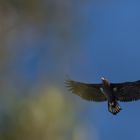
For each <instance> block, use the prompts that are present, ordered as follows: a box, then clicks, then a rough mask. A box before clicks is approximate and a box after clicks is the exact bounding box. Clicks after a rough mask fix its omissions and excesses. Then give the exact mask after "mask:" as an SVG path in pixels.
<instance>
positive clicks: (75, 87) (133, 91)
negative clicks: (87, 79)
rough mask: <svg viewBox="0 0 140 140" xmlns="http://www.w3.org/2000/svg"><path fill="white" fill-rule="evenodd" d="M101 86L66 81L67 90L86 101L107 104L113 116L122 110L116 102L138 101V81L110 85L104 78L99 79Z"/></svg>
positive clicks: (139, 90) (139, 97) (139, 83)
mask: <svg viewBox="0 0 140 140" xmlns="http://www.w3.org/2000/svg"><path fill="white" fill-rule="evenodd" d="M101 80H102V83H101V84H90V83H82V82H77V81H74V80H66V81H65V84H66V86H67V87H68V89H69V90H70V91H71V92H72V93H74V94H76V95H78V96H80V97H81V98H83V99H85V100H88V101H96V102H103V101H107V102H108V111H109V112H111V113H112V114H113V115H116V114H117V113H119V112H120V111H121V110H122V109H121V107H120V106H119V104H118V101H121V102H129V101H134V100H139V99H140V80H139V81H134V82H124V83H110V82H109V81H108V80H107V79H106V78H104V77H102V78H101Z"/></svg>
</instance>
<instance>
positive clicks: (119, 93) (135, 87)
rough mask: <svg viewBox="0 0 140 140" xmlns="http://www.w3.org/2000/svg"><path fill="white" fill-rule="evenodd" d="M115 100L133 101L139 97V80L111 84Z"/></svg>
mask: <svg viewBox="0 0 140 140" xmlns="http://www.w3.org/2000/svg"><path fill="white" fill-rule="evenodd" d="M111 86H112V88H113V90H114V95H115V97H116V98H117V100H119V101H122V102H129V101H135V100H139V99H140V80H139V81H135V82H126V83H122V84H121V83H120V84H111Z"/></svg>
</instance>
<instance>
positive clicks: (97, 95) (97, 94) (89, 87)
mask: <svg viewBox="0 0 140 140" xmlns="http://www.w3.org/2000/svg"><path fill="white" fill-rule="evenodd" d="M65 84H66V86H67V87H68V89H69V90H70V91H71V92H72V93H74V94H76V95H78V96H80V97H81V98H83V99H85V100H89V101H97V102H100V101H105V100H106V97H105V96H104V94H103V93H102V92H101V90H100V88H101V85H100V84H87V83H81V82H77V81H73V80H67V81H65Z"/></svg>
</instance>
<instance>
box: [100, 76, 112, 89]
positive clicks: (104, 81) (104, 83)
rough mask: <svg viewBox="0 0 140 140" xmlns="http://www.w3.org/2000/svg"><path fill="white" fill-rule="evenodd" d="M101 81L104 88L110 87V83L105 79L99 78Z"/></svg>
mask: <svg viewBox="0 0 140 140" xmlns="http://www.w3.org/2000/svg"><path fill="white" fill-rule="evenodd" d="M101 80H102V83H103V85H104V86H105V87H108V86H110V82H109V81H108V80H107V79H106V78H105V77H101Z"/></svg>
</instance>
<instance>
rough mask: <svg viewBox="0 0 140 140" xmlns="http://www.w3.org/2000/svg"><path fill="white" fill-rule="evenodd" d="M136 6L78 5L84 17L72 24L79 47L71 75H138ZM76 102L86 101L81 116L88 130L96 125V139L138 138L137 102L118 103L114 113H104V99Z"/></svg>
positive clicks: (131, 0) (122, 0)
mask: <svg viewBox="0 0 140 140" xmlns="http://www.w3.org/2000/svg"><path fill="white" fill-rule="evenodd" d="M139 6H140V1H138V0H118V1H115V0H108V1H107V2H105V1H102V0H100V1H99V2H97V1H94V2H92V3H90V4H89V5H85V6H84V5H83V7H81V9H80V12H79V11H78V12H79V13H78V14H79V15H80V14H82V15H86V16H85V17H86V18H85V19H84V20H85V22H84V23H81V25H79V27H78V26H76V28H77V30H78V31H77V30H76V31H77V32H78V33H79V34H78V35H79V38H81V40H80V39H79V45H80V47H81V51H80V53H78V52H77V56H76V57H75V59H77V60H76V62H74V63H75V66H73V65H72V64H70V66H69V67H70V69H71V71H72V72H73V73H71V74H70V75H72V78H73V79H76V80H80V81H86V82H93V83H94V82H100V77H101V76H106V77H107V78H108V79H110V81H112V82H124V81H135V80H138V79H140V63H139V60H140V55H139V52H140V8H139ZM78 23H79V22H78V21H77V24H78ZM78 35H77V36H78ZM79 100H81V99H79ZM80 102H81V103H84V105H87V112H86V113H85V116H84V117H83V118H84V119H83V120H88V121H87V123H88V124H89V129H90V130H91V129H92V127H91V128H90V126H91V125H92V124H93V125H94V127H96V128H97V133H98V135H99V140H112V139H113V140H118V139H127V140H132V139H135V140H139V138H140V133H139V125H140V122H139V118H140V110H139V106H140V102H133V103H132V102H131V103H120V105H121V106H122V108H123V110H122V111H121V112H120V113H119V114H118V115H117V116H113V115H111V114H110V113H108V111H107V104H106V103H102V104H98V103H95V104H94V103H87V102H85V101H80ZM94 105H96V109H95V110H94V109H93V108H94V107H93V106H94ZM87 114H88V115H87ZM95 114H96V115H95ZM91 135H92V134H91ZM91 139H92V138H91Z"/></svg>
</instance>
